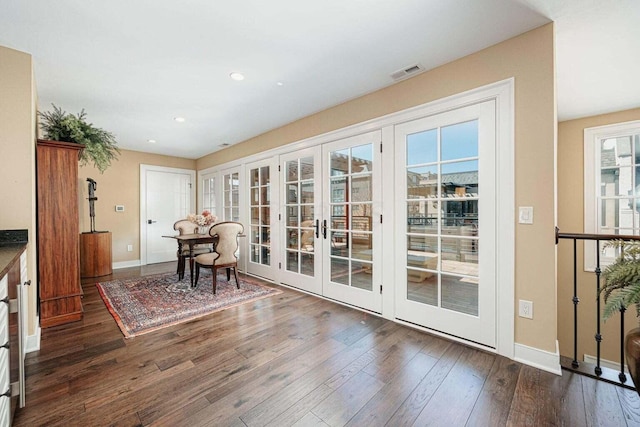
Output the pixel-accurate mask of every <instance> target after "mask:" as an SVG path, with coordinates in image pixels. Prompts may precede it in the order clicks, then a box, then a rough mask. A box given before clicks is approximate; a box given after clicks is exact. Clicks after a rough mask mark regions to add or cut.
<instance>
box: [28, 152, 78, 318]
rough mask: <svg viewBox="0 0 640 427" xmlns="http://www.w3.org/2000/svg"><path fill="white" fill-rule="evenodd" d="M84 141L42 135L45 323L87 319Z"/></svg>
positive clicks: (39, 175) (40, 279)
mask: <svg viewBox="0 0 640 427" xmlns="http://www.w3.org/2000/svg"><path fill="white" fill-rule="evenodd" d="M82 148H83V145H79V144H74V143H68V142H58V141H42V140H39V141H38V146H37V150H36V161H37V166H36V168H37V194H38V198H37V200H38V206H37V219H38V232H37V236H38V239H37V242H38V284H39V295H40V325H41V326H42V327H43V328H46V327H49V326H56V325H61V324H63V323H68V322H73V321H77V320H80V319H82V286H81V283H80V244H79V241H80V238H79V236H80V233H79V228H80V226H79V220H80V219H79V213H78V156H79V154H80V150H82Z"/></svg>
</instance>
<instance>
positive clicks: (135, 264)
mask: <svg viewBox="0 0 640 427" xmlns="http://www.w3.org/2000/svg"><path fill="white" fill-rule="evenodd" d="M140 265H141V264H140V260H139V259H134V260H133V261H121V262H114V263H113V269H114V270H118V269H120V268H129V267H139V266H140Z"/></svg>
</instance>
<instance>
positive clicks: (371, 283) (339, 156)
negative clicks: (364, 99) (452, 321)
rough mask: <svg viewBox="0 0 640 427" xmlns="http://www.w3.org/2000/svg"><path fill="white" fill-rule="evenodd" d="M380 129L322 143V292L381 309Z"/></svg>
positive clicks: (340, 299) (354, 303) (380, 310)
mask: <svg viewBox="0 0 640 427" xmlns="http://www.w3.org/2000/svg"><path fill="white" fill-rule="evenodd" d="M380 144H381V132H380V131H374V132H369V133H366V134H363V135H357V136H354V137H350V138H345V139H341V140H339V141H335V142H331V143H327V144H324V145H323V147H322V158H323V162H324V164H323V172H324V174H323V179H322V182H323V184H324V188H323V204H322V205H323V210H322V238H323V242H324V250H323V252H322V253H323V257H322V266H323V290H322V293H323V295H324V296H326V297H328V298H332V299H336V300H339V301H342V302H346V303H348V304H352V305H355V306H357V307H361V308H365V309H367V310H371V311H374V312H377V313H381V312H382V295H381V293H382V291H381V286H382V285H381V271H380V269H381V267H382V263H381V259H380V255H379V254H380V251H379V248H380V247H381V246H380V245H381V240H382V239H381V224H380V218H381V217H380V215H381V208H382V203H381V200H382V185H381V184H382V183H381V178H380V177H381V162H380Z"/></svg>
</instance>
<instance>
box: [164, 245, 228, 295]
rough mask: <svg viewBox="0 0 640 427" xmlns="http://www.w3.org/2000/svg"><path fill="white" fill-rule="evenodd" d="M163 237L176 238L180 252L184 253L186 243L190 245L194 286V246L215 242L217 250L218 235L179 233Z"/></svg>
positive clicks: (190, 269)
mask: <svg viewBox="0 0 640 427" xmlns="http://www.w3.org/2000/svg"><path fill="white" fill-rule="evenodd" d="M162 237H166V238H170V239H176V240H177V241H178V253H179V254H181V253H182V248H184V245H185V244H186V245H187V246H189V277H190V280H191V282H190V283H191V287H193V248H194V247H195V246H196V245H202V244H213V248H214V250H215V247H216V243H217V242H218V236H217V235H216V236H210V235H209V234H179V235H175V236H162ZM178 262H179V261H178ZM183 274H184V272H183Z"/></svg>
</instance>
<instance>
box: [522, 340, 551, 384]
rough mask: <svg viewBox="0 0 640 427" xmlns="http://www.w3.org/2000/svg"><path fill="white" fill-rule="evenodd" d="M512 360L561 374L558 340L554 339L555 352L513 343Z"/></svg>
mask: <svg viewBox="0 0 640 427" xmlns="http://www.w3.org/2000/svg"><path fill="white" fill-rule="evenodd" d="M514 350H515V354H514V358H513V359H514V360H515V361H517V362H520V363H524V364H525V365H529V366H532V367H534V368H538V369H542V370H543V371H547V372H551V373H552V374H556V375H562V369H561V368H560V350H559V347H558V341H557V340H556V352H555V353H551V352H549V351H545V350H540V349H539V348H534V347H529V346H526V345H524V344H518V343H515V345H514Z"/></svg>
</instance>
